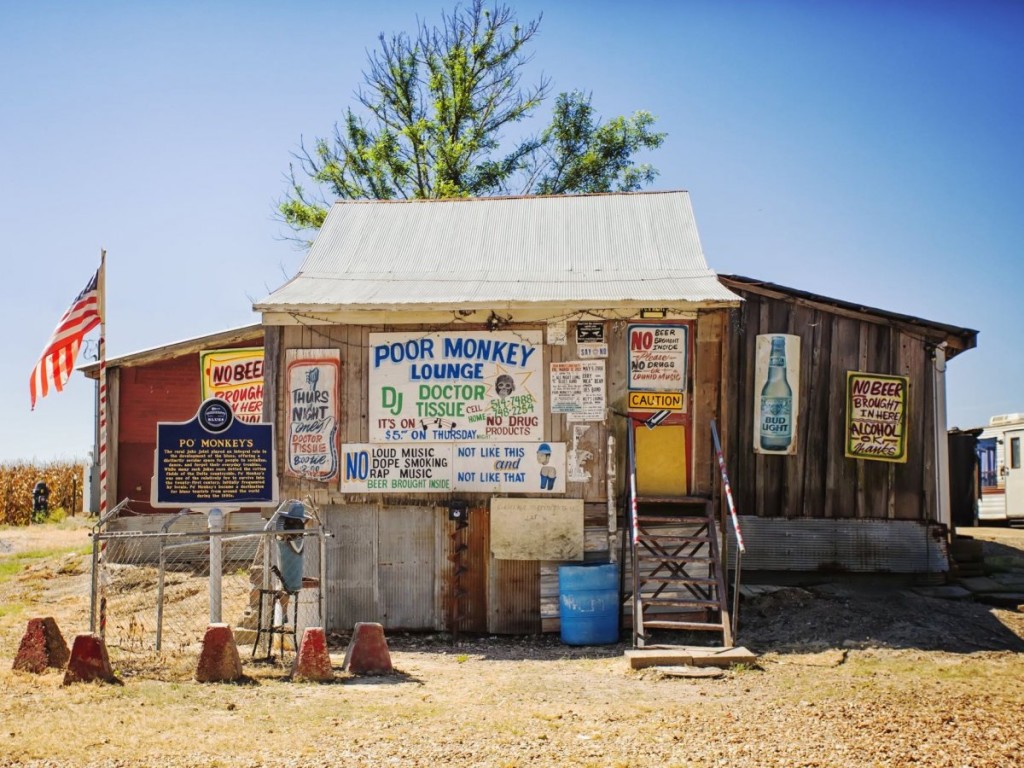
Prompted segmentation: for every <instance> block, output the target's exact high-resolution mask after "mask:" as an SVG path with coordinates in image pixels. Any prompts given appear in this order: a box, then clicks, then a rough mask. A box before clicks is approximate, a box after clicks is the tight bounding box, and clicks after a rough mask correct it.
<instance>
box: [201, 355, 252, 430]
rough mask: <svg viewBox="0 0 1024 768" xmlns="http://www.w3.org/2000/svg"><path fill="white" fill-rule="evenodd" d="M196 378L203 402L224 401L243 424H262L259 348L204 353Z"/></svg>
mask: <svg viewBox="0 0 1024 768" xmlns="http://www.w3.org/2000/svg"><path fill="white" fill-rule="evenodd" d="M199 374H200V381H201V386H200V389H201V393H202V398H203V400H208V399H210V398H211V397H219V398H220V399H221V400H226V401H227V402H229V403H231V409H232V410H233V411H234V412H235V418H237V419H238V420H239V421H244V422H245V423H246V424H257V423H259V422H261V421H263V347H243V348H238V349H207V350H204V351H202V352H200V353H199Z"/></svg>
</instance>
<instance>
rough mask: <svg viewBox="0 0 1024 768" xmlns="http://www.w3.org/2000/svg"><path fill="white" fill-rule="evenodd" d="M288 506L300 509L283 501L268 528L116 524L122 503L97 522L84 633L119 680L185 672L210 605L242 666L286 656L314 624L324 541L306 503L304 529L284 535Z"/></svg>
mask: <svg viewBox="0 0 1024 768" xmlns="http://www.w3.org/2000/svg"><path fill="white" fill-rule="evenodd" d="M295 504H299V505H302V503H301V502H298V501H296V500H291V501H288V502H285V503H284V504H282V505H281V507H280V508H279V509H278V510H277V511H276V512H275V513H274V515H273V516H272V517H271V518H270V519H269V520H267V519H264V518H263V517H262V516H260V515H258V514H240V513H235V514H231V515H227V516H226V520H225V524H224V526H223V529H222V530H217V528H219V527H220V526H219V525H216V524H213V525H211V524H210V523H211V522H212V518H210V519H208V517H207V515H206V514H199V513H194V512H191V513H190V512H188V511H185V510H183V511H182V512H180V513H178V514H177V515H173V516H171V517H170V518H168V517H167V516H164V515H160V516H135V517H126V516H123V512H124V510H125V507H124V505H118V507H116V508H115V509H113V510H112V511H111V513H110V514H108V515H107V516H106V517H104V518H103V519H102V520H100V521H99V522H98V523H97V524H96V526H95V527H94V529H93V534H92V538H93V553H92V584H91V598H90V628H91V630H92V631H94V632H98V633H100V634H102V635H103V637H104V639H105V641H106V645H107V650H108V652H109V654H110V657H111V662H112V663H113V664H114V665H115V666H116V667H118V668H119V669H120V670H122V672H123V673H126V674H136V675H147V674H153V675H156V676H161V677H175V676H176V670H178V671H181V670H184V669H187V670H188V671H189V672H191V671H194V665H195V662H196V659H197V658H198V655H199V652H200V650H201V648H202V640H203V636H204V634H205V632H206V628H207V626H208V625H209V624H210V623H211V622H212V621H213V620H214V618H215V617H216V615H217V613H218V607H219V616H220V621H221V622H223V623H226V624H229V625H230V626H231V627H232V630H233V632H234V635H235V640H236V642H237V644H238V648H239V653H240V655H241V656H242V660H243V662H245V661H247V660H248V659H251V658H258V659H269V658H272V657H273V655H274V654H275V653H276V654H279V655H280V656H282V657H283V656H284V654H285V653H286V652H287V653H292V652H294V643H295V640H296V638H297V639H301V637H302V632H303V630H304V629H305V628H306V627H312V626H323V617H324V591H323V588H322V585H323V584H324V549H325V547H324V543H325V537H326V536H329V535H330V534H329V533H328V532H327V531H325V530H324V528H323V526H322V525H321V524H320V520H319V516H318V514H317V510H316V509H315V508H313V507H312V506H311V505H308V504H306V505H302V508H303V509H304V510H305V511H306V520H305V523H304V525H303V523H300V524H299V525H300V526H301V527H299V528H290V529H285V527H284V524H285V523H287V522H288V520H289V515H288V512H289V509H293V508H294V505H295ZM211 565H212V566H213V568H214V571H213V578H211ZM218 576H219V578H218ZM218 591H219V595H220V597H219V600H218V599H217V593H218ZM211 595H212V598H211ZM272 644H273V645H272ZM190 665H191V666H190ZM179 668H181V669H179Z"/></svg>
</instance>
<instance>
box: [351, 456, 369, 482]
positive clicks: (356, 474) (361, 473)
mask: <svg viewBox="0 0 1024 768" xmlns="http://www.w3.org/2000/svg"><path fill="white" fill-rule="evenodd" d="M369 476H370V456H369V454H368V453H367V452H366V451H359V452H358V453H346V454H345V479H346V480H353V479H354V480H366V479H367V478H368V477H369Z"/></svg>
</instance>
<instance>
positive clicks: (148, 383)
mask: <svg viewBox="0 0 1024 768" xmlns="http://www.w3.org/2000/svg"><path fill="white" fill-rule="evenodd" d="M262 347H263V328H262V326H260V325H249V326H246V327H243V328H234V329H231V330H227V331H220V332H218V333H213V334H209V335H206V336H200V337H196V338H192V339H187V340H184V341H178V342H173V343H171V344H165V345H162V346H159V347H153V348H150V349H145V350H142V351H139V352H132V353H130V354H126V355H119V356H118V357H115V358H111V359H109V360H107V403H108V405H107V408H108V414H109V415H108V421H107V424H108V426H107V445H108V446H109V448H108V458H107V466H108V469H107V509H113V508H114V506H115V505H116V504H117V503H118V502H120V501H123V500H125V499H128V500H129V503H130V509H131V511H132V512H135V513H140V514H150V513H155V512H157V510H156V509H155V508H154V507H153V506H152V505H151V504H150V492H151V484H152V480H153V460H154V459H153V454H154V452H155V451H156V425H157V423H158V422H180V421H188V420H189V419H191V418H192V417H193V416H195V413H196V410H197V409H198V407H199V404H200V403H201V402H202V401H203V399H204V397H206V396H209V395H210V394H212V392H213V391H214V390H216V391H217V393H218V394H220V396H222V397H227V398H228V399H229V400H231V401H233V404H234V407H235V409H236V411H235V412H236V415H239V416H240V417H241V418H243V419H246V420H258V419H259V418H261V417H262V404H263V367H262V356H263V350H262ZM204 362H205V365H204ZM239 363H243V365H242V368H241V369H239V368H237V366H238V364H239ZM211 368H216V369H217V370H211ZM82 370H83V372H84V373H85V375H86V376H88V377H89V378H91V379H98V378H99V363H92V364H90V365H88V366H85V367H83V369H82ZM218 371H224V373H223V375H221V374H220V373H218ZM236 372H237V373H236ZM215 379H216V381H215ZM97 439H98V437H97ZM94 453H96V452H94ZM94 474H96V475H97V477H98V472H96V473H94ZM95 500H96V502H97V505H96V506H97V510H98V501H99V496H98V488H97V495H96V497H95ZM163 511H166V510H163Z"/></svg>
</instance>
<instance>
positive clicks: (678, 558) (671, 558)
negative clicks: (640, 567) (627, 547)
mask: <svg viewBox="0 0 1024 768" xmlns="http://www.w3.org/2000/svg"><path fill="white" fill-rule="evenodd" d="M636 560H637V562H638V563H644V562H647V563H649V562H651V561H655V560H656V561H658V562H662V563H710V562H711V558H710V557H701V556H699V555H661V554H658V553H656V552H646V553H644V554H640V553H638V554H637V556H636Z"/></svg>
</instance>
